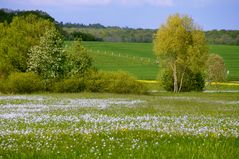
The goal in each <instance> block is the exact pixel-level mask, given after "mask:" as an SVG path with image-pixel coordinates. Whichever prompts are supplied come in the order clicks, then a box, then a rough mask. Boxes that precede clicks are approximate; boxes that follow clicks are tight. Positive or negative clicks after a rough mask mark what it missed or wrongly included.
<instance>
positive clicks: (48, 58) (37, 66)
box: [28, 28, 66, 79]
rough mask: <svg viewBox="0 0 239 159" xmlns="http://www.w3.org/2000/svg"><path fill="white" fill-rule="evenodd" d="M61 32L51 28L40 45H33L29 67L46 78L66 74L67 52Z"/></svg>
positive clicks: (42, 38)
mask: <svg viewBox="0 0 239 159" xmlns="http://www.w3.org/2000/svg"><path fill="white" fill-rule="evenodd" d="M61 38H62V37H61V34H60V33H59V32H58V31H57V30H56V29H55V28H53V29H50V30H47V31H46V32H45V34H44V35H43V36H42V37H41V39H40V43H39V45H35V46H33V47H31V49H30V53H29V61H28V67H29V71H33V72H35V73H37V74H39V75H41V76H42V77H43V78H44V79H51V78H59V77H62V76H63V75H64V69H65V68H64V64H65V60H66V58H65V54H64V51H63V44H64V42H63V40H62V39H61Z"/></svg>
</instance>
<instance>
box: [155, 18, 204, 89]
mask: <svg viewBox="0 0 239 159" xmlns="http://www.w3.org/2000/svg"><path fill="white" fill-rule="evenodd" d="M154 51H155V53H156V55H157V56H158V58H159V60H160V63H161V64H162V68H165V69H169V70H171V71H172V73H173V79H174V80H173V83H174V92H180V91H181V88H182V86H183V84H184V82H183V81H184V76H185V73H186V70H191V71H192V72H203V71H204V68H205V63H206V59H207V55H208V48H207V45H206V39H205V35H204V33H203V32H202V31H201V29H200V28H199V26H198V25H196V24H195V23H194V22H193V19H192V18H190V17H189V16H181V15H179V14H175V15H171V16H169V17H168V20H167V22H166V23H165V24H163V25H162V26H161V27H160V28H159V29H158V31H157V33H156V34H155V37H154Z"/></svg>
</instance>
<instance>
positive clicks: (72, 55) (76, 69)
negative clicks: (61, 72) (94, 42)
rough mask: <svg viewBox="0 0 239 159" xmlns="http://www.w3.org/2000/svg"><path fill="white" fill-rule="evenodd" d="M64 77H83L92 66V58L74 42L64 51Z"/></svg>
mask: <svg viewBox="0 0 239 159" xmlns="http://www.w3.org/2000/svg"><path fill="white" fill-rule="evenodd" d="M65 65H66V66H65V67H66V71H65V72H66V76H83V75H84V73H85V72H86V71H87V70H88V69H89V68H90V67H91V66H92V58H91V57H90V56H89V55H88V53H87V50H86V49H85V48H84V47H83V45H82V44H81V41H75V42H73V44H72V45H71V46H70V47H69V48H68V49H67V51H66V64H65Z"/></svg>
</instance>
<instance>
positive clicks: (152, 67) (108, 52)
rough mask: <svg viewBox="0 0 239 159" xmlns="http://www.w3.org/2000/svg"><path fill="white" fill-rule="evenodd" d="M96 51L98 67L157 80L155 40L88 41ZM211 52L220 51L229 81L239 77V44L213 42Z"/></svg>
mask: <svg viewBox="0 0 239 159" xmlns="http://www.w3.org/2000/svg"><path fill="white" fill-rule="evenodd" d="M84 45H85V47H86V48H87V49H89V50H92V51H91V56H92V57H93V58H94V59H95V60H94V61H95V62H94V63H95V66H96V67H97V68H99V69H102V70H107V71H117V70H123V71H128V72H129V73H131V74H132V75H134V76H136V77H137V78H139V79H150V80H155V79H156V78H157V74H158V70H159V68H158V64H156V57H155V56H154V53H153V45H152V44H151V43H112V42H84ZM209 49H210V53H217V54H219V55H220V56H222V57H223V58H224V60H225V63H226V66H227V68H228V69H229V71H230V74H229V78H228V79H229V80H239V46H227V45H211V46H209Z"/></svg>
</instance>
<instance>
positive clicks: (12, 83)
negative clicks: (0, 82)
mask: <svg viewBox="0 0 239 159" xmlns="http://www.w3.org/2000/svg"><path fill="white" fill-rule="evenodd" d="M5 87H6V88H5V91H6V92H7V93H32V92H39V91H43V89H44V87H43V82H42V80H41V79H40V77H39V76H38V75H36V74H35V73H33V72H27V73H19V72H14V73H12V74H10V75H9V77H8V79H7V81H6V86H5Z"/></svg>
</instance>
